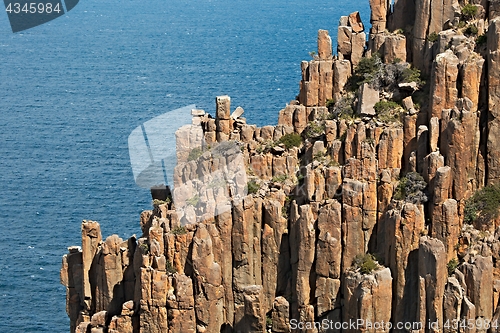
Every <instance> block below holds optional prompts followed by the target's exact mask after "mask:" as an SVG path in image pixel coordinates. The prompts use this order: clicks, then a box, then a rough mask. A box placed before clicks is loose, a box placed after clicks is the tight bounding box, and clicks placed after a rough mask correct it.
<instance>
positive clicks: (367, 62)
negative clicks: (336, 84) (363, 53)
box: [348, 35, 437, 91]
mask: <svg viewBox="0 0 500 333" xmlns="http://www.w3.org/2000/svg"><path fill="white" fill-rule="evenodd" d="M436 39H437V35H436ZM408 82H416V83H418V84H419V85H423V84H424V83H425V82H423V81H422V80H421V78H420V71H419V70H418V69H416V68H412V67H411V66H410V65H409V64H408V63H406V62H402V61H401V60H400V59H398V60H397V61H393V63H390V64H384V63H382V61H381V60H380V57H379V56H378V55H374V56H373V57H371V58H363V59H362V60H361V61H360V63H359V64H358V66H357V67H356V69H355V70H354V73H353V75H352V76H351V78H350V79H349V82H348V86H349V88H350V89H351V90H356V89H357V88H358V87H359V86H360V85H362V84H364V83H368V84H370V86H371V87H372V88H374V89H377V90H385V91H394V90H395V89H397V88H398V84H399V83H408Z"/></svg>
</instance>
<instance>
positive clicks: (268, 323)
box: [266, 316, 273, 328]
mask: <svg viewBox="0 0 500 333" xmlns="http://www.w3.org/2000/svg"><path fill="white" fill-rule="evenodd" d="M266 327H267V328H272V327H273V319H272V318H271V317H269V316H266Z"/></svg>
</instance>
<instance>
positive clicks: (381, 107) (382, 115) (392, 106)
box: [374, 101, 401, 123]
mask: <svg viewBox="0 0 500 333" xmlns="http://www.w3.org/2000/svg"><path fill="white" fill-rule="evenodd" d="M374 109H375V113H376V114H377V118H378V119H379V120H380V121H382V122H384V123H393V122H398V121H400V116H401V106H400V105H399V104H398V103H396V102H393V101H379V102H377V103H375V105H374Z"/></svg>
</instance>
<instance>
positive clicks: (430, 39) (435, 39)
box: [427, 32, 438, 43]
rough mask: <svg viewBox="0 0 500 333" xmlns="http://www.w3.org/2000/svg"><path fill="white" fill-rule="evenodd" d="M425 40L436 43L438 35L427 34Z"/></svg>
mask: <svg viewBox="0 0 500 333" xmlns="http://www.w3.org/2000/svg"><path fill="white" fill-rule="evenodd" d="M427 40H428V41H429V42H430V43H434V42H437V40H438V34H437V33H436V32H433V33H431V34H429V35H428V36H427Z"/></svg>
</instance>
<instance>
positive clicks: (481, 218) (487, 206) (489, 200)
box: [464, 185, 500, 225]
mask: <svg viewBox="0 0 500 333" xmlns="http://www.w3.org/2000/svg"><path fill="white" fill-rule="evenodd" d="M499 209H500V185H488V186H486V187H483V188H482V189H480V190H479V191H476V193H474V195H473V196H472V197H470V198H469V199H468V200H467V201H466V203H465V211H464V213H465V216H464V222H465V223H474V222H479V224H480V225H484V224H488V223H490V221H491V220H494V219H496V218H498V216H499Z"/></svg>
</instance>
